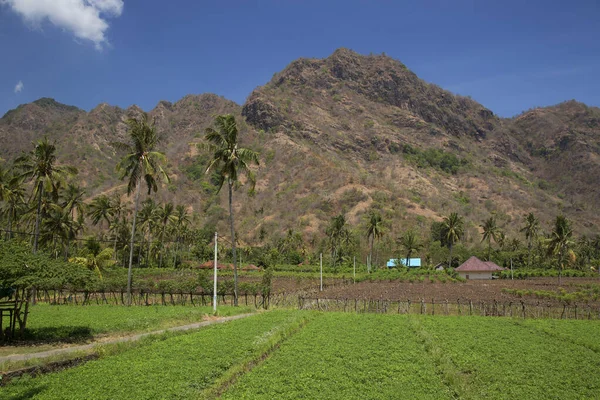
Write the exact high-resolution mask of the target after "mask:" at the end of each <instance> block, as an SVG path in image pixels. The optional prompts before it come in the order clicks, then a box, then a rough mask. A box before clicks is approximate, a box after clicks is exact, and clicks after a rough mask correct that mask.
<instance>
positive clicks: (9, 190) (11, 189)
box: [0, 170, 25, 240]
mask: <svg viewBox="0 0 600 400" xmlns="http://www.w3.org/2000/svg"><path fill="white" fill-rule="evenodd" d="M0 174H2V175H3V176H2V177H1V178H0V180H1V181H2V182H0V185H1V187H0V201H3V203H4V207H3V208H2V210H0V212H1V214H3V215H4V216H5V217H6V220H7V228H8V232H7V234H6V238H7V239H9V240H10V239H11V238H12V227H13V223H14V222H15V221H16V220H17V219H18V218H19V217H20V214H21V212H22V211H24V208H25V188H24V187H23V180H22V179H20V178H18V177H16V176H13V175H12V174H10V173H8V171H6V170H4V171H2V172H1V173H0Z"/></svg>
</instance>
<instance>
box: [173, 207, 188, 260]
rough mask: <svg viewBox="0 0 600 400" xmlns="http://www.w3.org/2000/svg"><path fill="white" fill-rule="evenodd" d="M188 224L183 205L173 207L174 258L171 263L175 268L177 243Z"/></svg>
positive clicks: (186, 212) (186, 213) (177, 250)
mask: <svg viewBox="0 0 600 400" xmlns="http://www.w3.org/2000/svg"><path fill="white" fill-rule="evenodd" d="M189 223H190V217H189V215H188V211H187V208H186V207H184V206H183V205H181V204H180V205H178V206H177V207H175V235H176V238H175V242H176V243H175V257H174V261H173V266H177V256H178V253H179V242H180V241H181V240H182V238H183V234H184V231H185V229H186V228H187V226H188V224H189Z"/></svg>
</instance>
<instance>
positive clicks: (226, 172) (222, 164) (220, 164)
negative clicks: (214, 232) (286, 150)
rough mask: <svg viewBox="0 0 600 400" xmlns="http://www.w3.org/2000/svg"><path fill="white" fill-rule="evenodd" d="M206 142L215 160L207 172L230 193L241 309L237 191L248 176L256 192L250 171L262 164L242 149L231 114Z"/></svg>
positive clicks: (222, 117) (211, 131)
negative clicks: (236, 224) (236, 230)
mask: <svg viewBox="0 0 600 400" xmlns="http://www.w3.org/2000/svg"><path fill="white" fill-rule="evenodd" d="M205 133H206V134H205V136H204V138H205V139H206V140H207V141H208V145H207V149H208V150H209V151H210V152H211V153H212V159H211V160H210V163H209V164H208V167H207V168H206V173H207V174H208V173H209V172H210V171H214V172H216V174H217V193H218V192H220V191H221V188H222V187H223V184H225V182H226V183H227V188H228V189H229V225H230V228H231V250H232V253H233V294H234V305H236V306H237V305H238V266H237V254H236V238H235V228H234V224H233V221H234V216H233V187H234V185H235V184H236V183H237V182H238V177H239V176H240V175H241V174H245V175H246V177H247V178H248V182H249V183H250V185H251V188H250V191H251V192H252V191H254V185H255V184H256V176H255V174H254V172H253V171H252V170H251V169H250V165H251V164H256V165H258V164H259V161H258V153H256V152H254V151H252V150H250V149H246V148H243V147H240V146H239V142H238V128H237V124H236V122H235V117H234V116H233V115H231V114H226V115H219V116H217V117H216V118H215V121H214V126H213V127H209V128H206V131H205Z"/></svg>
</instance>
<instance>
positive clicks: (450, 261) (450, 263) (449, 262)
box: [448, 243, 452, 268]
mask: <svg viewBox="0 0 600 400" xmlns="http://www.w3.org/2000/svg"><path fill="white" fill-rule="evenodd" d="M448 268H452V243H450V255H449V256H448Z"/></svg>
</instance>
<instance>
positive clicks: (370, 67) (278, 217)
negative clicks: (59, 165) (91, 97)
mask: <svg viewBox="0 0 600 400" xmlns="http://www.w3.org/2000/svg"><path fill="white" fill-rule="evenodd" d="M141 112H142V110H140V109H139V108H138V107H136V106H132V107H129V108H128V109H126V110H123V109H120V108H118V107H113V106H110V105H108V104H101V105H99V106H97V107H96V108H94V109H93V110H91V111H90V112H89V113H86V112H85V111H83V110H80V109H77V108H75V107H70V106H64V105H62V104H59V103H56V102H54V101H53V100H50V99H40V100H38V101H36V102H33V103H31V104H26V105H23V106H20V107H19V108H17V109H16V110H12V111H10V112H9V113H7V114H6V115H5V116H4V117H3V118H2V119H1V120H0V147H1V149H2V150H1V154H0V156H1V157H2V158H4V159H7V160H11V159H13V158H14V156H15V155H17V154H18V153H19V152H20V151H23V150H29V149H30V147H31V141H32V140H33V139H35V138H38V137H40V136H42V135H47V136H48V137H49V138H50V139H52V140H56V141H57V146H58V150H59V157H61V158H62V159H64V160H66V159H67V158H68V159H69V160H71V161H72V162H73V163H76V164H77V165H78V167H79V169H80V171H81V172H80V175H79V177H78V178H77V179H78V181H79V182H82V183H84V184H85V185H86V186H87V194H88V196H94V195H96V194H98V193H102V192H106V191H110V190H111V188H112V187H113V186H115V185H117V184H119V182H118V181H117V178H116V174H115V172H114V166H115V163H116V160H117V159H118V156H119V155H118V154H116V153H115V151H114V150H113V148H112V147H111V146H110V143H112V142H114V141H116V140H121V139H122V138H123V136H124V134H125V124H124V122H123V121H124V119H126V118H127V117H132V116H138V115H139V114H140V113H141ZM222 113H233V114H234V115H236V116H238V122H239V124H240V128H241V130H242V135H241V138H242V141H243V144H244V146H247V147H250V148H252V149H253V150H256V151H258V152H260V157H261V166H260V167H259V168H258V170H257V176H258V184H257V186H256V194H255V196H253V197H249V196H247V195H246V193H245V190H243V188H242V189H241V190H240V193H239V194H237V195H236V196H235V199H236V205H235V210H236V213H237V215H238V220H237V224H238V231H239V234H240V235H241V238H242V240H243V241H244V242H246V243H258V242H259V240H258V235H259V232H260V230H261V228H264V230H265V231H267V234H268V235H269V237H270V236H276V235H279V234H281V233H282V232H285V231H286V230H287V229H289V228H293V229H295V230H298V231H300V232H302V233H303V234H304V237H305V239H306V240H310V239H311V238H312V237H315V236H320V235H323V232H324V228H325V225H326V224H327V223H328V222H329V220H330V219H331V217H332V216H334V215H336V214H339V213H340V212H343V213H345V214H346V217H347V219H348V221H349V222H350V223H351V224H353V225H354V226H358V225H360V224H362V222H363V221H364V215H365V214H366V213H367V212H368V211H369V210H370V209H377V210H379V211H380V212H381V214H382V215H383V217H384V221H385V222H386V224H387V225H388V227H387V228H388V232H389V233H390V235H389V236H390V237H392V238H394V237H397V236H398V234H399V233H400V232H402V231H404V230H406V229H408V228H409V227H415V226H417V227H422V228H423V229H422V230H423V232H422V236H426V235H427V229H428V222H431V221H434V220H439V219H440V217H441V216H444V215H448V214H449V213H450V212H458V213H459V214H460V215H462V216H464V217H465V219H466V221H467V222H468V223H467V226H466V228H467V235H466V237H467V238H468V239H467V240H468V241H470V242H478V241H479V240H480V239H479V230H478V225H479V223H480V222H481V221H482V220H484V219H485V218H487V217H489V215H490V214H492V213H494V214H495V215H496V216H497V220H498V224H499V225H500V226H501V227H502V228H504V230H506V231H507V235H509V236H515V235H517V231H518V228H519V226H520V225H521V218H522V216H523V215H524V214H525V213H527V212H530V211H533V212H535V213H536V214H537V215H538V216H539V218H540V220H541V221H542V227H547V226H549V222H550V221H551V220H552V219H553V218H554V217H555V216H556V215H557V214H559V213H564V214H566V215H567V216H568V218H569V219H571V220H573V221H574V223H575V226H576V228H577V231H578V233H595V232H597V226H598V222H599V221H600V219H599V218H600V217H599V216H598V214H597V212H596V208H597V196H598V194H599V192H598V187H600V186H599V185H598V183H600V182H598V179H600V178H599V177H600V155H599V154H600V110H599V109H597V108H593V107H587V106H585V105H583V104H580V103H576V102H568V103H564V104H561V105H558V106H555V107H549V108H544V109H535V110H532V111H529V112H526V113H524V114H523V115H521V116H519V117H517V118H515V119H513V120H504V119H500V118H498V117H496V116H495V115H494V114H493V112H492V111H490V110H488V109H486V108H485V107H483V106H482V105H480V104H478V103H477V102H475V101H473V100H471V99H469V98H465V97H460V96H455V95H453V94H451V93H449V92H446V91H444V90H442V89H441V88H439V87H437V86H435V85H431V84H428V83H426V82H424V81H422V80H420V79H419V78H418V77H417V76H416V75H415V74H413V73H412V72H411V71H410V70H409V69H408V68H407V67H406V66H404V65H403V64H401V63H400V62H398V61H396V60H393V59H391V58H389V57H387V56H383V55H381V56H379V55H377V56H361V55H358V54H356V53H354V52H352V51H350V50H346V49H340V50H338V51H336V52H335V53H334V54H332V55H331V56H330V57H329V58H326V59H322V60H321V59H301V60H297V61H294V62H292V63H291V64H290V65H289V66H288V67H287V68H286V69H284V70H283V71H281V72H280V73H277V74H275V76H274V77H273V80H272V81H271V82H269V83H268V84H267V85H265V86H263V87H260V88H257V89H256V90H255V91H254V92H253V93H252V95H251V96H250V97H249V98H248V101H247V102H246V104H245V105H244V106H243V107H241V106H239V105H237V104H235V103H233V102H231V101H228V100H226V99H224V98H222V97H219V96H216V95H210V94H205V95H199V96H194V95H189V96H186V97H184V98H183V99H181V100H179V101H177V102H176V103H169V102H165V101H161V102H159V103H158V105H157V106H156V107H155V108H154V109H153V110H151V111H150V112H149V115H150V117H151V118H152V119H155V121H156V124H157V127H158V130H159V132H160V134H161V135H162V136H163V138H164V140H163V144H162V147H163V149H164V151H165V152H166V153H167V156H168V157H169V161H170V162H169V168H170V171H171V175H172V176H173V177H174V179H173V180H172V182H171V184H170V185H169V187H168V188H167V189H168V190H162V191H159V193H158V198H157V200H158V201H164V200H173V201H175V202H176V203H178V204H186V205H188V206H189V207H190V208H192V209H193V210H194V211H195V212H197V213H198V219H197V223H199V224H208V223H210V224H212V223H217V224H224V223H225V218H224V217H225V215H226V214H225V210H224V208H223V205H224V204H226V203H225V199H224V197H223V196H224V194H221V195H220V196H217V195H215V194H214V187H212V186H211V185H210V184H209V183H207V181H208V177H206V176H205V175H204V170H205V168H206V162H207V155H206V153H205V152H204V151H203V150H202V149H201V148H198V146H197V145H198V144H201V143H202V140H203V139H202V136H203V131H204V129H205V128H206V127H207V126H209V125H210V124H211V122H212V120H213V117H214V115H215V114H222ZM242 115H243V116H244V117H245V119H244V118H243V117H242ZM428 149H436V150H435V151H438V153H436V154H438V155H453V156H456V157H457V159H458V160H460V162H461V163H462V164H461V165H460V167H458V169H457V170H456V171H455V173H450V172H447V171H446V170H444V169H443V168H442V167H440V166H439V165H438V166H436V165H433V166H431V165H428V164H427V163H426V161H427V157H428V155H427V153H426V152H427V151H428ZM430 155H431V154H429V156H430ZM424 162H425V164H424ZM358 230H359V231H361V232H362V228H358ZM360 236H363V235H360ZM361 240H365V239H364V238H361Z"/></svg>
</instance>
